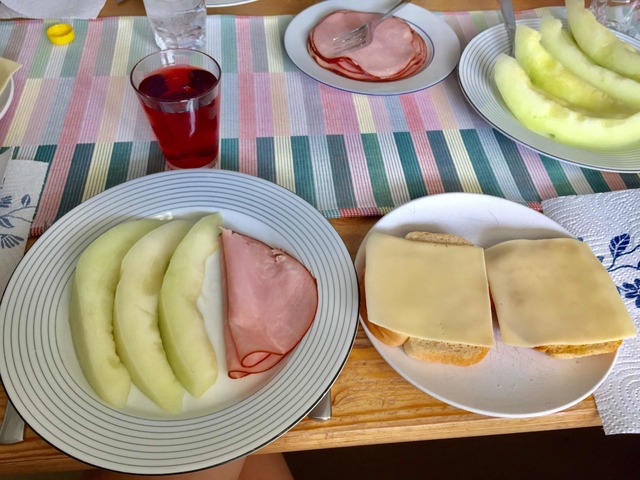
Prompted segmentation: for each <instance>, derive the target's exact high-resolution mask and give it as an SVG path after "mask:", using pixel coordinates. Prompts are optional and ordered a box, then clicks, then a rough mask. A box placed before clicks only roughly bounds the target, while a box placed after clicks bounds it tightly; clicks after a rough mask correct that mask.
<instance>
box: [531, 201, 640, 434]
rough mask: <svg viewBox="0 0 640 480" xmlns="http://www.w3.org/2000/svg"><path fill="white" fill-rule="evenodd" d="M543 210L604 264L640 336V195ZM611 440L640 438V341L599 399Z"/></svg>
mask: <svg viewBox="0 0 640 480" xmlns="http://www.w3.org/2000/svg"><path fill="white" fill-rule="evenodd" d="M542 210H543V212H544V213H545V215H547V216H548V217H550V218H552V219H553V220H555V221H556V222H558V223H559V224H560V225H562V226H563V227H565V228H566V229H567V230H569V231H570V232H571V233H573V234H574V235H575V236H576V237H578V238H581V239H583V240H584V241H585V242H586V243H587V244H588V245H589V246H590V247H591V249H592V250H593V252H594V253H595V254H596V255H597V256H598V257H599V258H600V259H601V261H602V263H603V265H604V266H605V267H606V268H607V270H608V271H609V273H610V274H611V278H612V279H613V281H614V283H615V284H616V286H617V287H618V291H619V292H620V295H621V296H622V298H623V299H624V302H625V305H626V306H627V309H628V310H629V313H630V315H631V318H632V319H633V321H634V323H635V326H636V329H637V330H638V332H639V333H640V190H622V191H619V192H607V193H596V194H592V195H578V196H570V197H560V198H554V199H551V200H544V201H543V202H542ZM594 396H595V399H596V404H597V407H598V412H599V413H600V417H601V418H602V424H603V426H604V431H605V433H606V434H616V433H640V339H639V338H638V337H636V338H633V339H628V340H625V341H623V342H622V347H620V350H619V353H618V358H617V359H616V363H615V365H614V367H613V370H612V371H611V373H610V374H609V376H608V377H607V378H606V380H605V381H604V383H603V384H602V385H601V386H600V387H599V388H598V389H597V390H596V392H595V393H594Z"/></svg>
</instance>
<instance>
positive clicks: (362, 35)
mask: <svg viewBox="0 0 640 480" xmlns="http://www.w3.org/2000/svg"><path fill="white" fill-rule="evenodd" d="M409 1H410V0H401V1H399V2H398V3H396V5H394V6H393V8H391V10H389V11H387V12H386V13H385V14H384V15H381V16H380V17H378V18H377V19H376V20H373V21H368V22H365V23H364V24H362V25H360V26H359V27H356V28H354V29H353V30H349V31H348V32H345V33H343V34H342V35H338V36H337V37H335V38H334V39H332V43H333V50H334V52H335V53H347V52H351V51H353V50H358V49H359V48H364V47H366V46H367V45H369V44H370V43H371V40H372V39H373V31H374V30H375V28H376V26H377V25H379V24H380V23H381V22H382V21H383V20H386V19H387V18H389V17H391V16H392V15H393V14H394V13H395V12H397V11H398V10H399V9H400V8H402V7H403V6H404V5H406V4H407V3H409Z"/></svg>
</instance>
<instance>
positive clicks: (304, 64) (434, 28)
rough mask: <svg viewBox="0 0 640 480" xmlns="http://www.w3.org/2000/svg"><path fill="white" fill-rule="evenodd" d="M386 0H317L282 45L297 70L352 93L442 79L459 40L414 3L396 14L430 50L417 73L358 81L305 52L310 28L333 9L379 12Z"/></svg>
mask: <svg viewBox="0 0 640 480" xmlns="http://www.w3.org/2000/svg"><path fill="white" fill-rule="evenodd" d="M389 3H390V2H389V0H372V1H369V2H367V3H366V6H364V5H363V3H362V2H359V1H356V0H328V1H326V2H319V3H317V4H315V5H312V6H311V7H309V8H307V9H306V10H303V11H302V12H300V13H299V14H298V15H297V16H296V17H295V18H294V19H293V20H292V21H291V23H290V24H289V26H288V27H287V31H286V32H285V34H284V47H285V49H286V51H287V53H288V54H289V57H290V58H291V60H292V61H293V63H295V64H296V65H297V66H298V68H299V69H300V70H302V71H303V72H304V73H306V74H307V75H309V76H310V77H313V78H315V79H316V80H318V81H320V82H322V83H325V84H327V85H330V86H332V87H336V88H339V89H341V90H347V91H349V92H354V93H365V94H368V95H398V94H401V93H409V92H415V91H417V90H422V89H424V88H427V87H430V86H432V85H435V84H436V83H438V82H440V81H441V80H444V79H445V78H446V77H447V76H448V75H449V74H450V73H451V72H452V71H453V69H454V68H456V65H457V63H458V60H459V59H460V41H459V40H458V37H457V35H456V34H455V32H454V31H453V30H452V29H451V27H449V25H447V24H446V23H445V22H444V21H443V20H442V19H440V18H438V17H437V16H435V15H434V14H433V13H431V12H429V11H427V10H425V9H424V8H421V7H418V6H416V5H411V4H409V5H406V6H404V7H403V8H402V9H400V10H399V11H398V12H397V13H396V14H395V16H396V17H398V18H402V19H404V20H406V21H407V22H409V23H410V24H411V26H412V27H413V29H414V30H415V31H416V32H417V33H418V34H420V35H421V36H422V37H423V38H424V39H425V41H426V42H427V45H429V46H430V49H431V50H432V51H433V58H432V59H431V62H430V63H429V64H428V65H427V66H426V67H425V69H424V70H422V71H420V72H419V73H417V74H415V75H413V76H411V77H409V78H405V79H402V80H396V81H393V82H361V81H359V80H351V79H349V78H345V77H342V76H340V75H337V74H335V73H333V72H330V71H329V70H326V69H324V68H322V67H321V66H320V65H318V64H317V63H316V62H315V60H314V59H313V58H311V56H310V55H309V52H308V51H307V38H308V37H309V32H310V31H311V29H312V28H313V27H314V26H315V25H316V24H317V23H318V22H319V21H320V20H321V19H322V18H323V17H324V16H325V15H327V14H329V13H330V12H333V11H334V10H340V9H347V10H360V11H367V12H382V11H385V10H387V9H388V6H389Z"/></svg>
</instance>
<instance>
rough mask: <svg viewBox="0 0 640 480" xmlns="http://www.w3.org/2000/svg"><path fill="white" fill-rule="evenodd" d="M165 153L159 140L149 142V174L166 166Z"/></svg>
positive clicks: (160, 170)
mask: <svg viewBox="0 0 640 480" xmlns="http://www.w3.org/2000/svg"><path fill="white" fill-rule="evenodd" d="M165 163H166V161H165V159H164V155H162V151H161V150H160V145H159V144H158V142H150V143H149V160H148V162H147V175H150V174H152V173H158V172H162V171H163V170H164V166H165Z"/></svg>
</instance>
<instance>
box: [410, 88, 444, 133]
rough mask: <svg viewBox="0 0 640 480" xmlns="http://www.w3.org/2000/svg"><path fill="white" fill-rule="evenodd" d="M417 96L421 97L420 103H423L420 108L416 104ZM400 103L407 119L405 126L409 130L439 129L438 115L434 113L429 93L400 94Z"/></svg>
mask: <svg viewBox="0 0 640 480" xmlns="http://www.w3.org/2000/svg"><path fill="white" fill-rule="evenodd" d="M418 98H420V99H421V102H420V103H422V104H423V105H425V107H424V108H420V105H418V101H417V99H418ZM400 105H402V110H403V111H404V116H405V118H406V120H407V127H408V129H409V131H410V132H424V131H425V130H441V128H440V125H439V124H440V122H439V120H438V117H437V115H434V112H435V109H434V106H433V99H432V98H431V94H430V93H425V94H423V95H422V96H420V97H418V96H416V95H402V96H401V97H400ZM422 111H424V112H425V115H424V116H423V115H422ZM427 126H428V127H427Z"/></svg>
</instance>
